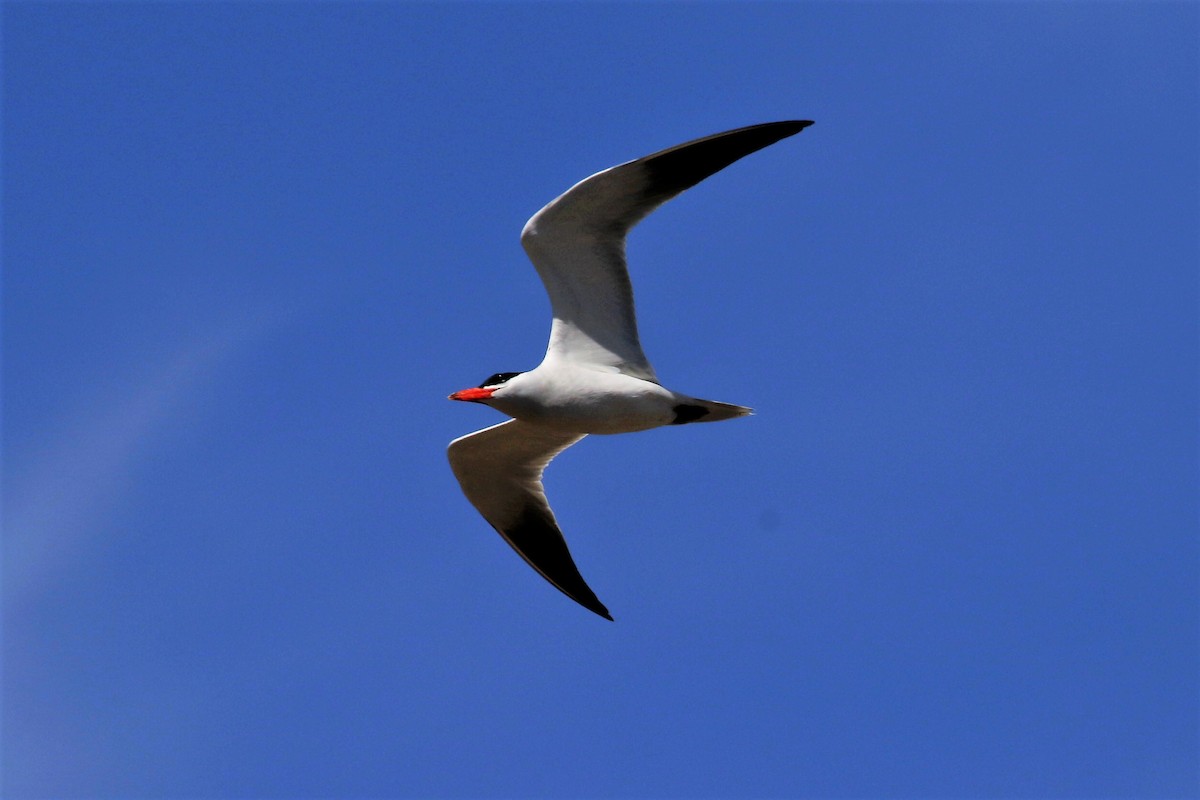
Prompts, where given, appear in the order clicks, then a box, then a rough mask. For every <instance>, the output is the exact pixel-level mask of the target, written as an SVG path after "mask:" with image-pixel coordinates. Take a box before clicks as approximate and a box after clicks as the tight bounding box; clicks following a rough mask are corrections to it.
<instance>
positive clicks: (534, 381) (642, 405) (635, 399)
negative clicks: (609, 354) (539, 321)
mask: <svg viewBox="0 0 1200 800" xmlns="http://www.w3.org/2000/svg"><path fill="white" fill-rule="evenodd" d="M526 376H528V378H527V379H526V380H523V381H522V382H521V386H520V389H519V391H516V392H497V395H501V394H503V395H504V396H503V397H500V396H497V397H494V398H493V399H492V401H491V403H490V405H491V406H493V407H494V408H496V409H498V410H500V411H503V412H504V413H505V414H508V415H509V416H512V417H516V418H517V419H519V420H523V421H525V422H531V423H534V424H537V425H544V426H546V427H549V428H555V429H558V430H563V431H571V432H574V433H632V432H634V431H644V430H649V429H651V428H657V427H660V426H662V425H667V424H669V423H670V422H671V421H673V420H674V419H675V412H674V410H673V408H674V406H675V404H676V403H677V402H678V401H677V400H676V398H675V394H674V393H673V392H671V391H669V390H667V389H664V388H663V387H661V386H659V385H658V384H657V383H651V382H650V381H644V380H641V379H639V378H632V377H630V376H628V375H623V374H621V373H617V372H599V371H596V370H592V369H583V368H573V369H563V368H561V367H559V368H556V369H553V370H546V371H545V372H542V370H541V369H537V370H533V371H532V372H529V373H526V374H525V375H523V376H521V377H523V378H524V377H526ZM513 388H514V389H516V388H517V387H515V386H514V387H513Z"/></svg>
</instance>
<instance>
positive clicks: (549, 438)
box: [449, 120, 812, 620]
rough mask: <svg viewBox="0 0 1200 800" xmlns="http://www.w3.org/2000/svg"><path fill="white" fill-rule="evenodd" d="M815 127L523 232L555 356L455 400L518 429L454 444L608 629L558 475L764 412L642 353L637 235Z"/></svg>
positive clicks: (486, 505)
mask: <svg viewBox="0 0 1200 800" xmlns="http://www.w3.org/2000/svg"><path fill="white" fill-rule="evenodd" d="M811 124H812V122H811V121H807V120H804V121H788V122H769V123H766V124H763V125H751V126H749V127H746V128H738V129H737V130H732V131H726V132H725V133H718V134H715V135H713V136H706V137H704V138H703V139H696V140H695V141H691V142H685V143H684V144H681V145H677V146H675V147H671V148H668V149H666V150H662V151H659V152H657V153H653V154H651V155H648V156H646V157H644V158H639V159H637V160H636V161H630V162H628V163H626V164H620V165H618V166H615V167H612V168H610V169H606V170H604V171H603V172H597V173H596V174H595V175H592V176H591V177H590V178H585V179H584V180H582V181H580V182H579V183H577V184H575V185H574V186H572V187H571V188H570V189H568V190H567V191H566V193H565V194H563V195H562V196H561V197H558V198H557V199H555V200H553V201H551V202H550V203H549V204H548V205H547V206H546V207H545V208H543V209H542V210H541V211H539V212H537V213H536V214H534V215H533V217H532V218H531V219H530V220H529V222H527V223H526V224H525V228H524V230H522V231H521V244H522V246H524V248H525V252H526V253H527V254H528V255H529V259H530V260H531V261H532V262H533V266H534V267H535V268H536V269H537V271H538V275H540V276H541V279H542V283H544V284H545V286H546V292H547V293H548V294H549V295H550V305H551V307H552V312H553V315H554V322H553V323H552V324H551V326H550V344H549V346H548V347H547V349H546V357H545V358H544V359H543V360H542V363H541V364H540V365H539V366H538V367H537V368H536V369H533V370H530V371H529V372H498V373H496V374H495V375H492V376H491V377H489V378H488V379H487V380H485V381H484V382H483V383H481V384H480V385H479V386H477V387H475V388H471V389H463V390H462V391H459V392H455V393H454V394H452V395H450V399H451V400H467V401H470V402H474V403H483V404H485V405H489V406H491V407H492V408H495V409H497V410H498V411H501V412H503V413H505V414H507V415H508V416H510V417H513V419H510V420H508V421H506V422H502V423H500V424H499V425H493V426H492V427H490V428H484V429H483V430H481V431H476V432H475V433H472V434H469V435H467V436H463V437H461V438H458V439H455V440H454V441H453V442H451V443H450V448H449V457H450V467H451V469H453V470H454V475H455V477H457V478H458V482H459V484H460V485H461V486H462V490H463V493H464V494H465V495H466V496H467V499H468V500H470V501H471V503H472V505H474V506H475V508H476V509H478V510H479V513H480V514H482V515H483V518H484V519H485V520H487V521H488V522H489V523H490V524H491V526H492V527H493V528H495V529H496V530H497V531H498V532H499V533H500V535H501V536H503V537H504V539H505V540H506V541H507V542H508V543H509V544H510V545H511V546H512V548H513V549H514V550H516V551H517V554H518V555H519V556H521V558H523V559H525V561H527V562H528V563H529V566H531V567H533V568H534V569H535V570H537V571H538V572H540V573H541V575H542V577H544V578H545V579H546V580H548V581H550V583H552V584H554V586H556V587H557V588H558V589H559V590H561V591H562V592H563V593H564V594H566V595H567V596H568V597H570V598H571V599H572V600H575V601H576V602H577V603H579V604H580V605H582V606H584V607H585V608H587V609H590V610H591V611H594V612H596V613H597V614H599V615H600V616H602V617H604V618H605V619H609V620H611V619H612V616H611V615H610V614H609V613H608V609H607V608H605V607H604V605H603V604H602V603H601V602H600V600H599V599H598V598H597V597H596V595H595V593H593V592H592V590H591V588H590V587H588V585H587V583H586V582H585V581H584V580H583V576H582V575H580V574H579V569H578V568H577V567H576V566H575V561H574V560H573V559H572V558H571V553H570V551H569V550H568V549H567V543H566V541H565V540H564V539H563V535H562V531H560V530H559V527H558V523H557V522H556V521H555V519H554V512H552V511H551V510H550V504H549V502H548V501H547V500H546V493H545V491H544V489H543V488H542V473H543V471H544V470H545V469H546V465H547V464H549V463H550V461H551V459H553V458H554V457H555V456H556V455H558V454H559V453H561V452H562V451H563V450H566V449H567V448H568V447H570V446H571V445H573V444H575V443H576V442H578V441H579V440H580V439H582V438H583V437H584V436H586V435H587V434H589V433H631V432H633V431H644V430H649V429H650V428H657V427H659V426H661V425H680V424H684V423H688V422H717V421H719V420H723V419H732V418H734V417H742V416H745V415H747V414H749V413H751V411H750V409H749V408H746V407H745V406H735V405H730V404H729V403H717V402H714V401H712V400H700V399H697V398H695V397H692V396H690V395H686V394H679V393H678V392H673V391H671V390H670V389H667V388H664V387H663V386H661V385H660V384H659V382H658V379H657V378H656V377H655V374H654V369H653V367H651V366H650V362H649V361H648V360H647V359H646V356H645V354H644V353H642V346H641V344H640V343H639V341H638V332H637V319H636V317H635V316H634V310H633V287H632V286H631V285H630V282H629V273H628V271H627V269H626V266H625V236H626V234H627V233H628V232H629V230H630V228H632V227H633V226H634V225H636V224H637V223H638V222H640V221H641V220H642V219H643V218H644V217H646V215H648V214H649V213H650V212H651V211H653V210H654V209H655V208H657V207H658V206H660V205H662V204H663V203H665V202H666V201H667V200H670V199H671V198H672V197H674V196H675V195H677V194H679V193H680V192H682V191H684V190H685V189H688V188H690V187H692V186H695V185H696V184H697V183H699V182H700V181H702V180H704V179H705V178H707V177H708V176H710V175H712V174H714V173H716V172H718V171H719V170H722V169H724V168H725V167H727V166H729V165H730V164H732V163H733V162H734V161H737V160H738V159H739V158H742V157H743V156H747V155H749V154H750V153H753V152H755V151H756V150H761V149H762V148H764V147H767V146H768V145H771V144H774V143H775V142H777V141H779V140H780V139H783V138H785V137H788V136H792V135H793V134H796V133H799V132H800V131H802V130H803V129H804V128H806V127H808V126H809V125H811Z"/></svg>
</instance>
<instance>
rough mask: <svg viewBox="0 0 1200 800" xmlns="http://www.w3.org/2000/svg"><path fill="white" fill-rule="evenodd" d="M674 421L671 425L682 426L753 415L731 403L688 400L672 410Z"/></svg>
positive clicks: (751, 410) (747, 409) (748, 410)
mask: <svg viewBox="0 0 1200 800" xmlns="http://www.w3.org/2000/svg"><path fill="white" fill-rule="evenodd" d="M673 410H674V411H675V419H673V420H671V424H672V425H684V424H687V423H689V422H720V421H721V420H723V419H733V418H734V417H745V416H748V415H750V414H753V413H754V409H752V408H747V407H746V406H735V405H733V404H732V403H718V402H717V401H715V400H697V399H696V398H690V399H689V400H687V401H686V402H683V403H680V404H678V405H677V406H675V408H674V409H673Z"/></svg>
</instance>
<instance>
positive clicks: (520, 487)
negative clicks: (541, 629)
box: [449, 419, 612, 619]
mask: <svg viewBox="0 0 1200 800" xmlns="http://www.w3.org/2000/svg"><path fill="white" fill-rule="evenodd" d="M582 438H583V436H581V435H579V434H572V433H558V432H556V431H550V430H546V429H545V428H542V427H539V426H536V425H529V424H528V423H525V422H521V421H520V420H515V419H511V420H509V421H508V422H502V423H500V424H499V425H493V426H492V427H490V428H484V429H483V430H481V431H476V432H475V433H472V434H468V435H467V436H463V437H461V438H458V439H455V440H454V441H453V442H451V443H450V449H449V456H450V468H451V469H453V470H454V476H455V477H456V478H458V483H459V485H460V486H462V490H463V494H465V495H466V496H467V499H468V500H470V501H471V504H472V505H473V506H475V508H477V509H478V510H479V513H480V514H482V515H483V518H484V519H486V520H487V521H488V522H489V523H491V526H492V527H493V528H495V529H496V530H497V531H499V533H500V535H501V536H503V537H504V539H505V541H507V542H508V543H509V544H510V545H512V548H513V549H514V550H516V551H517V554H518V555H520V556H521V558H523V559H525V561H526V562H528V563H529V566H531V567H533V568H534V569H536V570H537V571H538V572H540V573H541V574H542V577H544V578H545V579H546V580H548V581H550V583H552V584H554V585H555V586H556V587H558V588H559V589H560V590H561V591H562V592H563V593H564V594H566V595H567V596H568V597H570V598H571V599H572V600H574V601H575V602H577V603H579V604H580V605H582V606H583V607H584V608H587V609H590V610H592V611H595V612H596V613H597V614H599V615H600V616H602V617H604V618H606V619H612V617H611V616H610V615H609V613H608V609H607V608H605V607H604V604H603V603H601V602H600V600H599V599H597V597H596V595H595V594H594V593H593V592H592V590H591V589H590V588H589V587H588V585H587V583H586V582H584V580H583V576H582V575H580V574H579V569H578V568H577V567H576V566H575V561H574V560H573V559H572V558H571V552H570V551H569V550H568V549H567V543H566V541H565V540H564V539H563V535H562V531H560V530H559V529H558V523H557V522H556V521H555V520H554V512H553V511H551V510H550V503H549V502H548V501H547V500H546V492H545V490H544V489H543V488H542V472H543V471H544V470H545V469H546V465H547V464H549V463H550V460H551V459H553V458H554V457H555V456H556V455H558V454H559V453H561V452H562V451H563V450H566V449H567V448H568V447H570V446H571V445H573V444H575V443H576V442H578V441H579V440H580V439H582Z"/></svg>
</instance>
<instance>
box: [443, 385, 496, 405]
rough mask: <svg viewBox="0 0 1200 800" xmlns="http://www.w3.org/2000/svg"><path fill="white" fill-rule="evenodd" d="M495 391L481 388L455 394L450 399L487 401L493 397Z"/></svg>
mask: <svg viewBox="0 0 1200 800" xmlns="http://www.w3.org/2000/svg"><path fill="white" fill-rule="evenodd" d="M494 391H496V390H495V389H482V388H480V389H463V390H462V391H461V392H455V393H454V394H452V395H450V398H449V399H451V400H470V401H473V402H479V401H480V400H487V399H488V398H489V397H491V396H492V392H494Z"/></svg>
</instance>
